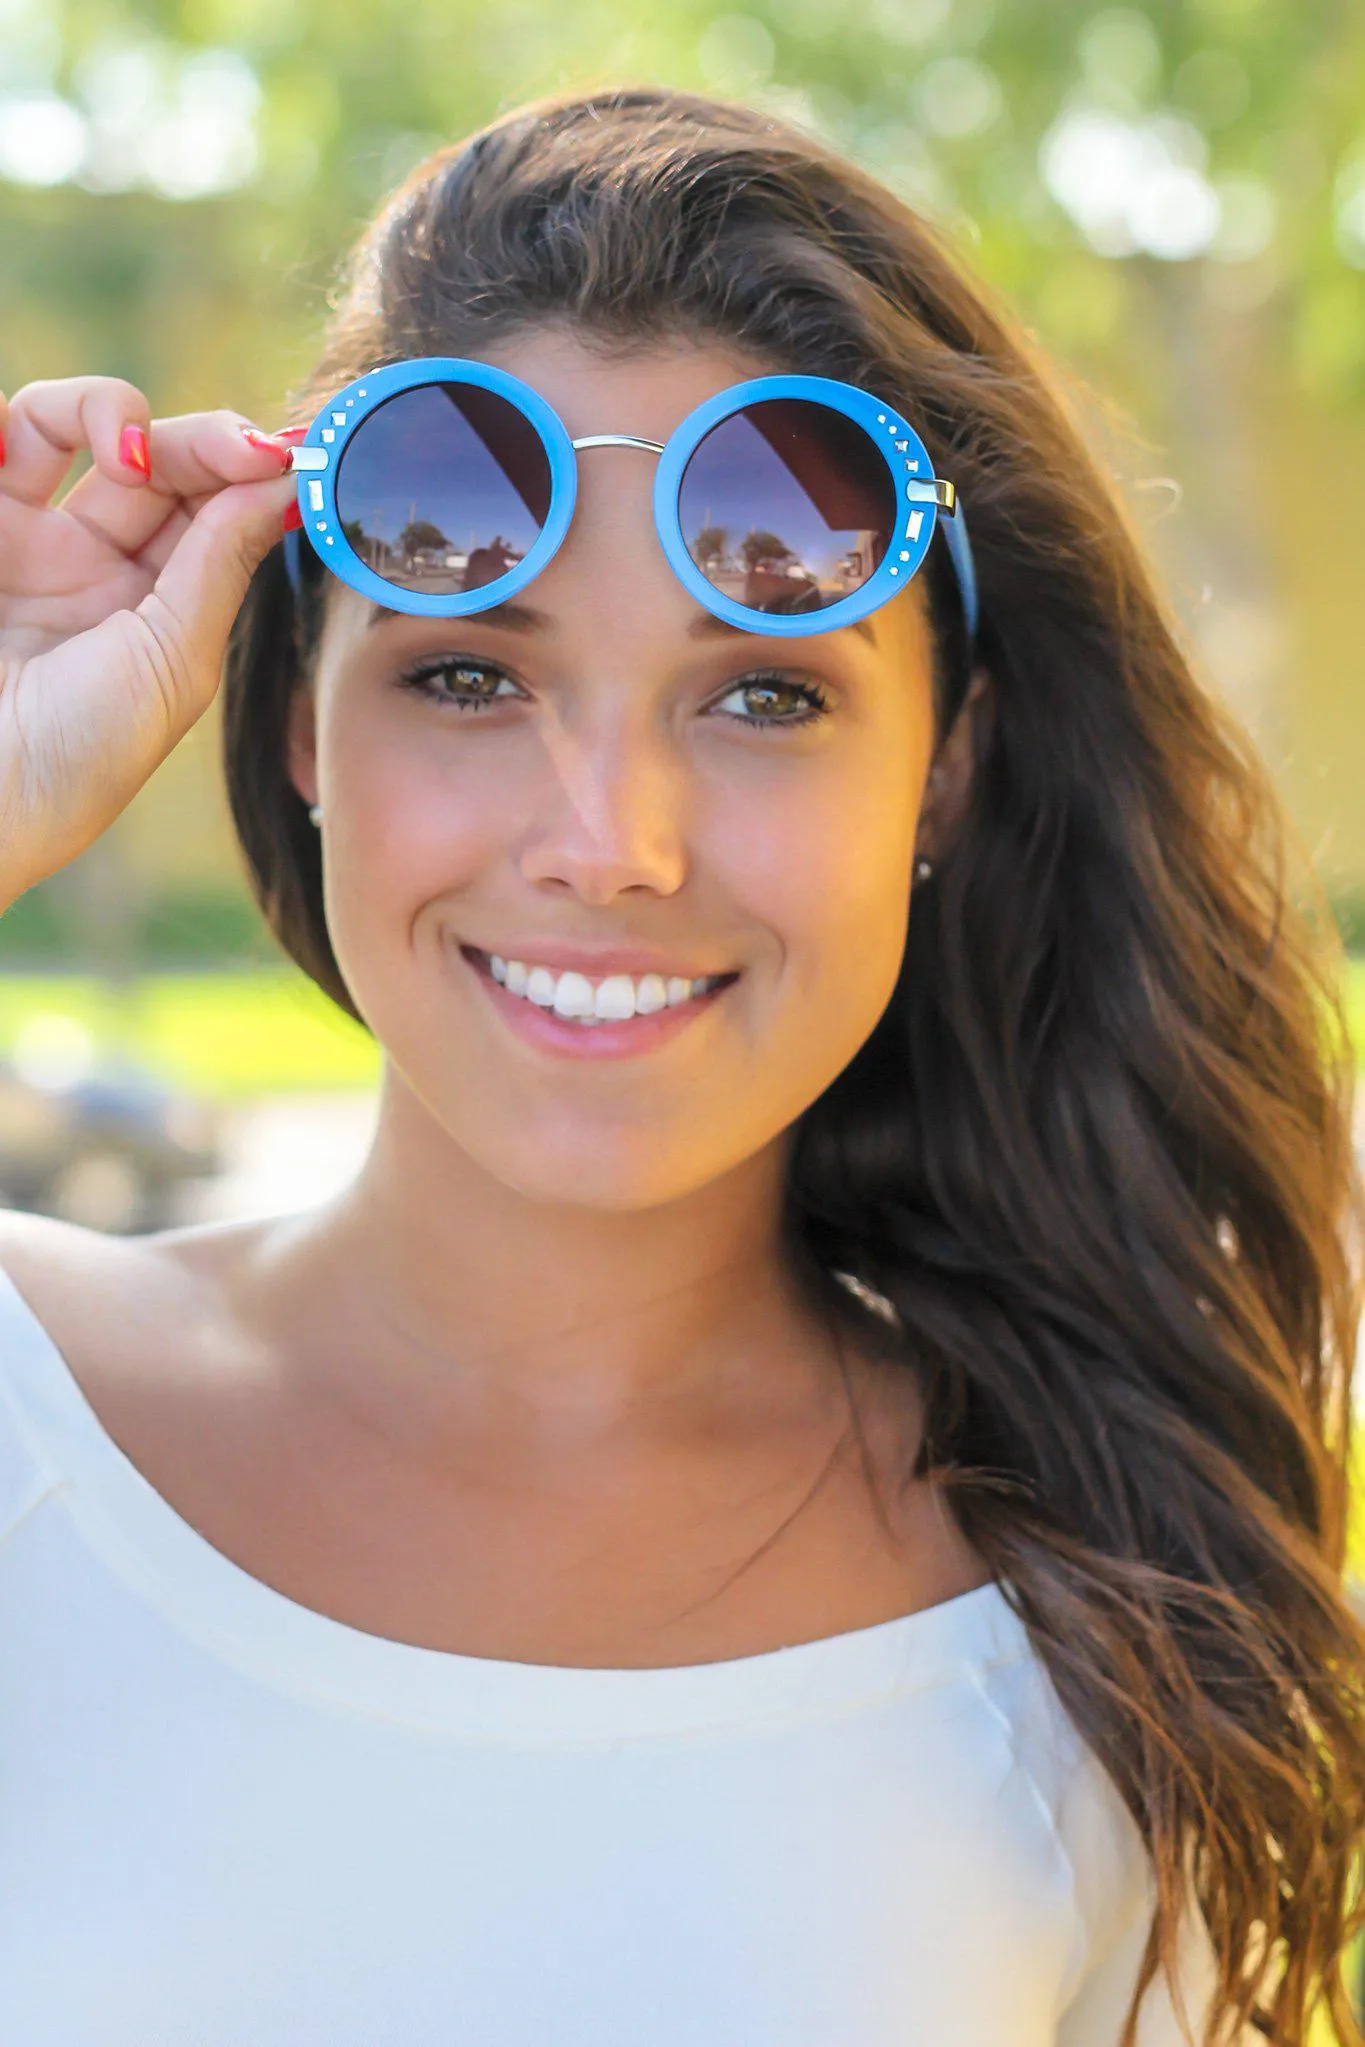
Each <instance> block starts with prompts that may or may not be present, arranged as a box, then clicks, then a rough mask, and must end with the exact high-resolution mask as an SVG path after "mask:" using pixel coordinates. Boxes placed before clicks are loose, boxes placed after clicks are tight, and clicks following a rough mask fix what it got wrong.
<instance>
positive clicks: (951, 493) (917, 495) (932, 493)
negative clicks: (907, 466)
mask: <svg viewBox="0 0 1365 2047" xmlns="http://www.w3.org/2000/svg"><path fill="white" fill-rule="evenodd" d="M905 495H906V496H907V497H908V498H909V500H910V502H911V504H913V505H937V506H938V508H939V510H940V511H941V512H947V513H949V514H950V515H952V514H954V513H956V511H957V486H956V485H955V484H952V483H949V481H948V479H947V477H946V476H936V477H935V478H934V480H933V482H932V483H928V482H921V481H920V480H919V479H918V478H915V479H912V480H911V481H910V482H909V483H907V484H906V486H905Z"/></svg>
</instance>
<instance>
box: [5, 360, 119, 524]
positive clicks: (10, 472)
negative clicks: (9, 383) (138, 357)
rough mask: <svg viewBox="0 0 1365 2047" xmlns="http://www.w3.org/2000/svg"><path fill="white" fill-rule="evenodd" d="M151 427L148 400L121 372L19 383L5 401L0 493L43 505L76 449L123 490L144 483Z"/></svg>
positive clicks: (50, 496) (29, 503) (48, 498)
mask: <svg viewBox="0 0 1365 2047" xmlns="http://www.w3.org/2000/svg"><path fill="white" fill-rule="evenodd" d="M149 425H150V414H149V409H148V405H147V400H146V399H145V398H144V397H143V395H142V393H141V392H140V391H139V390H138V388H137V386H136V385H135V384H129V383H125V381H124V380H123V378H122V377H59V378H52V379H49V380H48V381H46V382H42V383H36V384H25V385H24V386H23V387H22V389H21V390H18V391H16V392H15V394H14V396H13V397H12V398H11V399H10V402H9V422H8V429H7V432H6V451H5V466H4V468H3V469H0V493H3V495H4V496H6V497H11V498H18V499H19V500H20V502H21V503H23V504H28V505H45V504H47V503H48V502H49V501H50V500H51V498H52V495H53V493H54V492H55V490H56V488H57V486H58V484H59V483H60V482H61V480H62V478H63V477H64V476H65V475H66V472H67V470H68V469H69V468H70V467H71V463H72V460H73V458H74V457H75V455H76V454H77V452H78V451H79V450H80V449H82V448H88V449H89V450H90V453H91V456H92V458H93V460H94V463H95V466H96V467H97V468H98V469H99V470H100V471H101V472H102V474H104V475H105V476H108V477H111V478H113V479H114V481H115V482H117V483H121V484H123V485H124V487H125V488H126V487H129V486H133V487H136V488H145V486H146V482H147V476H146V468H145V462H146V452H145V451H146V445H147V429H148V426H149ZM139 435H140V436H141V440H139V438H138V437H139ZM120 447H122V453H120ZM140 453H141V456H142V461H141V463H140V462H139V459H138V457H139V454H140Z"/></svg>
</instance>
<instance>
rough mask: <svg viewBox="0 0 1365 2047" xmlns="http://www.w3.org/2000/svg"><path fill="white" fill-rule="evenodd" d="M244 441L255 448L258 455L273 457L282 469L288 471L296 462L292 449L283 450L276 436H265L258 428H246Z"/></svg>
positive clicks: (243, 433) (243, 435)
mask: <svg viewBox="0 0 1365 2047" xmlns="http://www.w3.org/2000/svg"><path fill="white" fill-rule="evenodd" d="M242 439H243V440H244V441H246V442H247V443H248V444H249V446H251V447H253V448H255V450H256V451H257V453H258V454H265V455H273V456H274V457H275V460H276V461H277V462H278V463H279V465H280V467H281V469H288V468H289V466H290V464H291V463H292V462H293V460H294V451H293V449H292V448H282V447H281V446H280V442H279V437H278V435H275V434H263V433H262V432H261V431H260V429H259V428H258V427H254V426H244V427H243V428H242Z"/></svg>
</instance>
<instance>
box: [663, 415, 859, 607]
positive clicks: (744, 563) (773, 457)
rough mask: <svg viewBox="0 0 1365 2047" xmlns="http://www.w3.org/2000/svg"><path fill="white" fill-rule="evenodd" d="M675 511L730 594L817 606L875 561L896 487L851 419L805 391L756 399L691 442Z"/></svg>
mask: <svg viewBox="0 0 1365 2047" xmlns="http://www.w3.org/2000/svg"><path fill="white" fill-rule="evenodd" d="M678 511H679V516H680V519H681V521H682V533H683V541H684V543H685V545H686V547H687V551H688V553H689V554H690V555H691V557H692V559H693V561H694V562H695V563H696V565H697V567H698V568H699V569H700V570H701V572H702V574H703V575H704V576H705V577H706V579H707V581H708V582H709V583H711V584H713V585H714V586H715V588H716V589H717V590H720V591H722V592H723V593H724V594H725V596H727V597H730V598H732V599H733V600H734V601H735V603H737V604H743V605H745V606H746V607H747V608H748V609H749V610H751V611H768V612H804V611H823V610H825V609H826V608H827V606H829V605H831V604H837V603H838V602H839V600H840V598H841V597H847V596H849V595H850V594H851V592H853V591H854V590H858V589H861V587H862V585H863V584H864V583H865V582H866V581H867V580H868V577H869V576H871V575H872V574H873V572H874V571H875V570H876V568H877V567H878V566H879V564H880V563H881V561H882V558H883V556H884V555H885V553H886V551H887V548H888V547H889V546H890V545H891V536H892V534H893V532H894V531H895V527H896V487H895V483H894V481H893V479H892V475H891V470H890V468H889V466H888V464H887V462H886V460H885V458H884V457H883V455H882V453H881V451H880V449H879V448H878V447H877V445H876V443H875V442H874V441H873V440H872V438H871V436H870V435H869V434H868V433H867V431H866V429H865V428H863V427H861V426H859V425H858V424H857V422H856V421H855V420H852V419H849V418H847V417H846V415H845V414H844V413H842V412H836V411H835V410H834V409H833V407H832V406H828V405H821V404H819V403H818V402H816V401H814V400H812V399H808V398H765V399H761V400H760V401H759V402H758V403H757V404H754V405H746V406H745V407H744V408H743V410H742V411H740V412H732V413H731V414H730V415H729V416H728V417H727V418H725V419H723V420H721V421H720V423H719V425H717V426H714V427H713V428H712V429H711V431H710V433H709V434H706V435H705V436H704V437H703V438H702V440H701V441H699V442H698V444H697V446H696V448H695V449H694V450H693V452H692V455H691V457H690V459H689V461H688V464H687V467H686V469H685V470H684V472H683V479H682V485H681V488H680V490H679V497H678Z"/></svg>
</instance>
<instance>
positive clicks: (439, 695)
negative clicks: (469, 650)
mask: <svg viewBox="0 0 1365 2047" xmlns="http://www.w3.org/2000/svg"><path fill="white" fill-rule="evenodd" d="M461 670H463V671H464V672H465V673H467V674H476V675H495V676H497V677H498V678H499V679H500V680H502V681H505V682H510V681H511V679H512V678H511V677H510V676H509V675H508V674H507V671H506V670H505V669H503V668H499V667H498V666H497V664H496V663H495V662H492V661H459V660H454V661H452V660H449V659H445V660H441V661H427V662H424V663H421V664H420V665H419V666H417V667H416V668H410V669H408V670H406V671H405V673H404V674H402V675H400V676H399V678H398V681H399V685H400V687H401V688H404V689H411V690H414V691H415V692H416V693H417V695H418V696H424V697H426V698H427V700H428V701H429V702H431V703H437V704H449V705H451V706H453V708H454V709H455V710H457V711H475V712H477V711H486V710H488V709H489V708H491V706H492V705H493V704H494V703H495V702H499V703H507V702H509V701H511V699H508V698H506V697H501V698H494V697H484V698H477V697H474V698H471V697H459V696H454V695H452V694H451V693H450V692H449V691H447V690H441V689H437V688H435V687H434V684H435V681H436V678H437V677H438V676H442V675H451V674H458V673H459V672H460V671H461ZM774 684H775V685H776V686H777V687H778V688H780V689H784V690H789V691H791V692H792V694H793V695H795V696H797V697H799V698H800V699H801V701H802V702H803V703H804V705H805V706H806V708H805V709H804V710H803V711H801V712H799V713H798V714H797V715H796V716H794V717H790V718H745V717H741V715H740V714H739V712H737V711H722V712H721V713H720V716H721V717H722V718H728V719H729V720H730V721H731V723H732V724H735V725H744V726H747V727H748V728H749V729H751V730H754V731H764V730H779V731H783V732H790V731H791V730H792V728H793V727H794V726H798V725H811V724H814V723H815V721H816V720H817V719H819V718H823V717H824V716H825V715H826V713H827V712H828V710H829V698H828V696H827V695H826V693H825V691H824V690H823V689H822V688H821V687H820V684H819V683H818V682H809V681H807V682H796V681H794V680H793V679H792V677H791V676H789V675H784V674H783V673H782V671H781V670H780V669H776V668H758V669H755V670H754V671H753V672H752V673H751V674H749V675H741V676H738V677H737V678H736V679H735V681H734V682H732V683H731V684H730V687H729V688H728V689H727V690H726V692H725V695H726V696H733V695H734V693H735V691H736V690H750V689H761V688H763V687H764V686H765V685H766V686H772V685H774Z"/></svg>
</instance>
